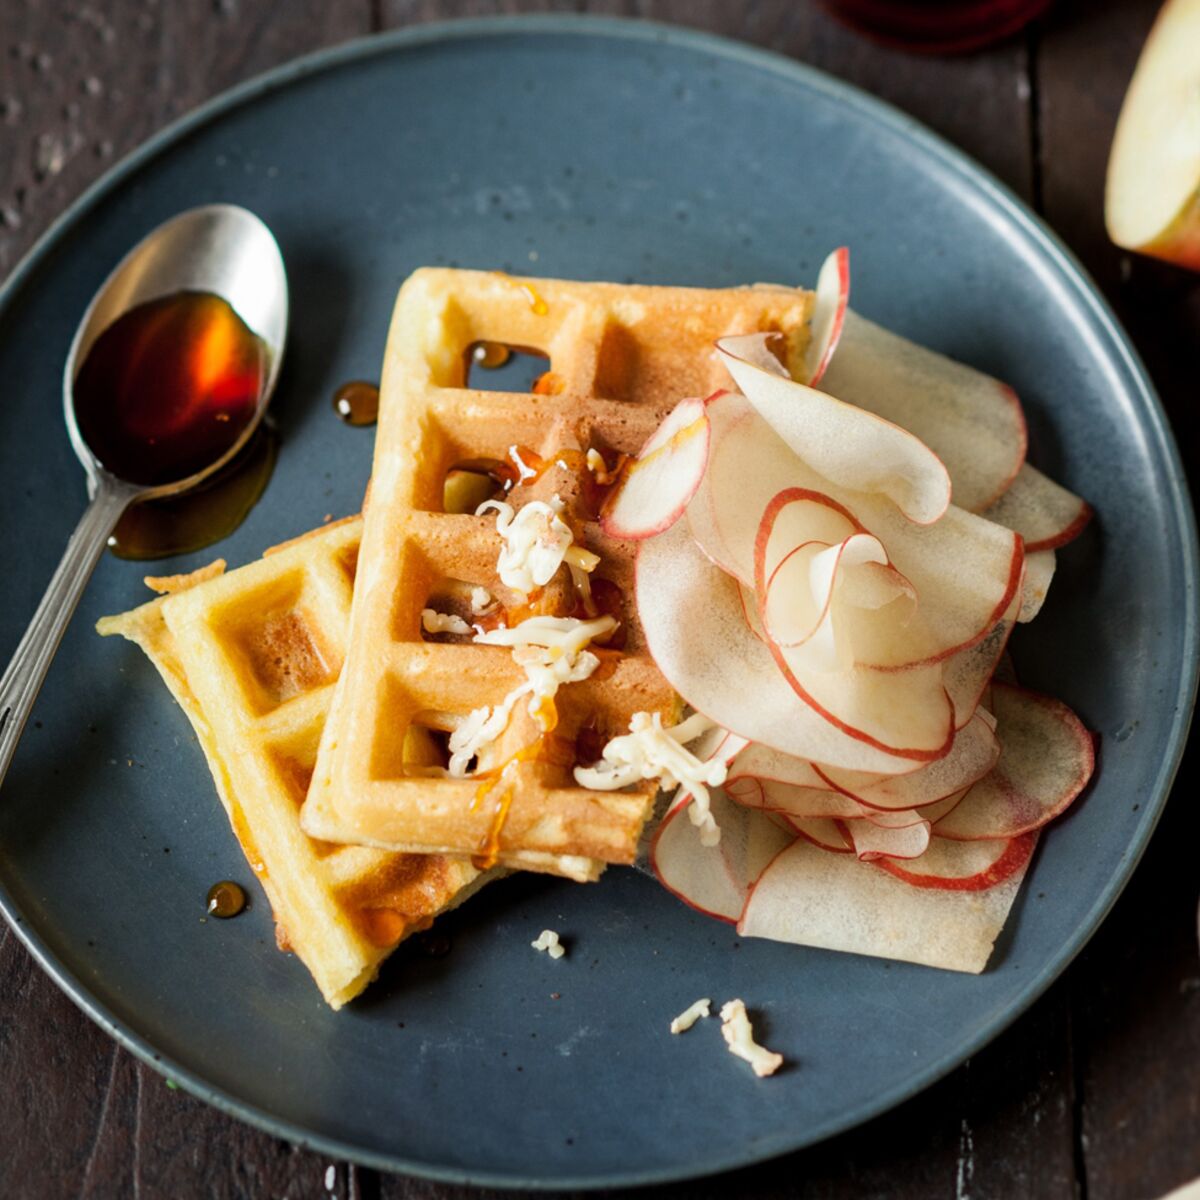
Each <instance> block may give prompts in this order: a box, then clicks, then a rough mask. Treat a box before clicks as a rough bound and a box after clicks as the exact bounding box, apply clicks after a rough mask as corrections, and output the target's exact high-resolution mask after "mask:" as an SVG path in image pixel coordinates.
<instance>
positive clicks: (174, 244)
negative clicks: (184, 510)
mask: <svg viewBox="0 0 1200 1200" xmlns="http://www.w3.org/2000/svg"><path fill="white" fill-rule="evenodd" d="M179 292H210V293H212V294H213V295H215V296H220V297H221V298H222V299H223V300H225V301H227V302H228V303H229V305H230V307H231V308H232V309H233V310H234V312H236V313H237V315H238V316H239V317H241V319H242V320H243V321H244V322H245V324H246V326H247V327H248V328H249V330H250V331H251V333H254V334H257V335H258V337H260V338H261V339H262V341H263V343H264V344H265V346H266V350H267V356H268V361H267V375H266V379H265V382H264V385H263V388H262V392H261V394H260V396H259V400H258V408H257V411H256V412H255V415H254V418H253V419H252V420H251V421H250V423H249V424H248V425H247V426H246V428H245V429H244V430H243V431H242V434H241V436H240V437H239V438H238V439H237V441H235V442H234V443H233V444H232V445H231V446H230V448H229V449H228V450H227V451H226V452H225V453H224V454H222V455H220V456H219V457H217V458H215V459H214V460H213V461H212V462H211V463H208V464H206V465H205V466H204V467H203V468H202V469H200V470H199V471H196V472H193V473H192V474H191V475H188V476H185V477H184V478H182V479H178V480H172V481H170V482H168V483H162V484H156V485H155V486H153V487H145V486H142V487H137V488H136V489H135V491H134V493H133V495H132V496H131V499H137V500H147V499H154V498H157V497H161V496H168V495H174V494H176V493H178V492H182V491H186V490H187V489H188V488H191V487H194V486H195V485H196V484H198V483H199V482H200V481H201V480H202V479H205V478H207V477H208V476H209V475H211V474H212V473H213V472H214V471H216V470H218V469H219V468H220V467H222V466H224V464H225V463H227V462H228V461H229V460H230V459H232V458H233V457H234V455H236V454H237V452H238V451H239V450H240V449H241V448H242V447H243V446H244V445H245V444H246V442H247V441H248V440H249V438H250V437H251V435H252V434H253V433H254V430H255V429H256V428H257V427H258V423H259V421H260V420H261V419H262V416H263V413H264V412H265V411H266V408H267V402H268V401H269V399H270V397H271V394H272V393H273V392H274V390H275V383H276V380H277V379H278V377H279V367H280V364H281V363H282V361H283V348H284V343H285V341H286V338H287V327H288V285H287V272H286V271H285V270H284V265H283V255H282V254H281V253H280V251H279V244H278V243H277V242H276V241H275V237H274V235H273V234H272V233H271V231H270V229H268V228H267V226H266V225H265V224H264V223H263V222H262V221H261V220H260V219H259V218H258V217H256V216H255V215H254V214H253V213H252V212H250V211H249V210H247V209H245V208H239V207H238V206H237V205H235V204H206V205H204V206H203V207H201V208H193V209H189V210H188V211H187V212H184V213H180V214H179V216H177V217H172V218H171V219H170V220H169V221H166V222H164V223H163V224H162V225H160V226H159V227H158V228H157V229H155V230H153V231H152V232H151V233H149V234H147V236H146V237H145V238H143V239H142V241H141V242H139V243H138V244H137V245H136V246H135V247H134V248H133V249H132V250H130V252H129V253H128V254H127V255H126V256H125V257H124V258H123V259H122V260H121V262H120V263H118V264H117V266H116V267H115V268H114V269H113V272H112V274H111V275H109V277H108V278H107V279H106V280H105V281H104V283H103V284H102V285H101V287H100V290H99V291H98V292H97V293H96V295H95V297H93V299H92V302H91V303H90V304H89V305H88V307H87V311H86V312H85V313H84V314H83V319H82V320H81V321H80V323H79V328H78V329H77V330H76V331H75V337H74V338H73V339H72V341H71V348H70V350H68V352H67V361H66V365H65V367H64V369H63V416H64V418H65V420H66V423H67V433H68V434H69V435H70V438H71V445H72V447H73V448H74V450H75V454H76V456H77V457H78V458H79V461H80V462H81V463H82V464H83V467H84V470H85V471H86V472H87V476H88V494H89V496H90V495H94V494H95V490H96V487H97V486H98V485H99V484H100V482H101V480H102V479H104V478H107V479H109V480H113V481H118V482H121V483H126V482H127V481H123V480H118V477H117V476H115V475H113V474H112V472H111V471H109V470H108V468H107V467H105V466H104V464H103V463H101V462H100V460H99V458H97V456H96V454H95V453H94V451H93V449H92V447H91V446H89V445H88V443H87V439H86V438H85V437H84V435H83V433H82V432H81V430H80V428H79V422H78V419H77V416H76V409H75V380H76V378H77V377H78V375H79V371H80V368H81V367H82V366H83V364H84V362H85V361H86V360H87V356H88V352H89V351H90V350H91V348H92V347H93V345H95V343H96V340H97V339H98V338H99V337H100V335H101V334H102V333H104V331H105V330H106V329H108V328H110V327H111V326H112V325H113V324H114V323H115V322H116V321H117V320H119V319H120V318H121V317H123V316H124V315H125V314H126V313H127V312H129V311H130V310H131V309H134V308H137V307H138V306H139V305H142V304H147V303H149V302H150V301H151V300H158V299H161V298H163V297H166V296H172V295H175V294H177V293H179Z"/></svg>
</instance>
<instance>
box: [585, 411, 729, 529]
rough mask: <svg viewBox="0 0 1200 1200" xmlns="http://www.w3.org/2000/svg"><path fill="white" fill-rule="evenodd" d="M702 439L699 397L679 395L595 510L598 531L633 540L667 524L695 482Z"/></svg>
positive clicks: (704, 420) (703, 453) (705, 434)
mask: <svg viewBox="0 0 1200 1200" xmlns="http://www.w3.org/2000/svg"><path fill="white" fill-rule="evenodd" d="M708 444H709V429H708V417H707V416H706V415H705V402H704V401H703V400H700V399H688V400H681V401H680V402H679V403H678V404H677V405H676V406H675V407H674V408H673V409H672V410H671V412H670V413H669V414H668V415H667V416H666V418H665V419H664V420H663V423H662V424H661V425H660V426H659V427H658V428H657V429H656V430H655V431H654V433H653V434H651V436H650V439H649V441H647V442H646V444H645V446H643V447H642V449H641V451H640V453H639V454H638V456H637V458H635V459H634V460H633V461H632V462H631V463H629V465H628V466H627V467H626V468H625V472H624V474H623V475H622V477H621V481H620V483H619V484H618V485H617V489H616V491H615V492H613V493H612V495H611V496H610V497H609V498H608V501H607V502H606V503H605V506H604V511H603V512H602V513H601V515H600V527H601V528H602V529H603V530H604V532H605V533H607V534H608V535H609V536H610V537H617V538H627V539H629V540H631V541H639V540H641V539H642V538H648V537H653V536H654V535H655V534H656V533H662V531H663V530H664V529H669V528H670V527H671V526H672V525H673V524H674V523H675V522H676V521H677V520H678V519H679V518H680V517H681V516H682V515H683V512H684V509H686V508H687V506H688V502H689V501H690V500H691V498H692V497H693V496H694V495H695V494H696V489H697V488H698V487H699V486H700V478H701V476H702V475H703V474H704V468H705V466H706V464H707V463H708Z"/></svg>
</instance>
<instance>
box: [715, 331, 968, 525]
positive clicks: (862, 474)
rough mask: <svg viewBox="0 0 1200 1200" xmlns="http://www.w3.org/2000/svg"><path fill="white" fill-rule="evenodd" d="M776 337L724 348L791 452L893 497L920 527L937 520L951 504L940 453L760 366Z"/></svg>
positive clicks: (734, 341)
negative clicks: (768, 344)
mask: <svg viewBox="0 0 1200 1200" xmlns="http://www.w3.org/2000/svg"><path fill="white" fill-rule="evenodd" d="M769 336H770V335H769V334H757V333H750V334H743V335H741V336H739V337H727V338H721V340H720V341H718V342H717V351H718V353H719V354H720V355H721V358H722V360H723V361H724V363H725V367H726V369H727V370H728V371H729V373H730V375H732V376H733V379H734V381H735V382H736V383H737V385H738V387H739V388H741V390H742V392H743V393H744V394H745V396H746V398H747V399H748V400H749V401H750V403H751V404H753V405H754V407H755V409H756V410H757V411H758V412H759V414H760V415H761V416H762V417H763V419H764V420H765V421H766V422H767V423H768V424H769V425H770V426H771V428H772V429H774V430H775V432H776V433H777V434H779V436H780V437H781V438H783V440H784V441H785V442H786V443H787V444H788V446H789V447H790V448H791V449H792V451H793V452H794V453H795V454H796V455H797V456H798V457H799V458H800V459H802V460H803V461H804V462H805V463H807V464H808V466H809V467H811V468H812V469H813V470H814V471H816V472H818V473H819V474H821V475H822V476H824V477H825V478H827V479H829V480H832V481H835V482H836V483H837V484H838V485H839V486H841V487H843V488H847V489H849V490H851V491H856V492H870V493H874V494H877V495H880V496H886V497H887V498H888V499H889V500H891V501H892V503H893V504H895V505H896V507H897V508H899V509H900V511H901V512H902V513H903V514H904V515H905V516H906V517H907V518H908V519H909V520H910V521H913V522H915V523H916V524H918V525H929V524H932V523H933V522H934V521H936V520H938V518H939V517H941V515H942V514H943V513H944V512H945V511H946V506H947V505H948V504H949V503H950V476H949V475H948V474H947V473H946V468H945V467H944V466H943V465H942V463H941V461H940V460H939V459H938V457H937V455H935V454H934V453H933V451H931V450H930V449H929V448H928V447H927V446H925V445H924V444H923V443H922V442H921V441H920V440H919V439H918V438H916V437H914V436H913V435H912V434H911V433H909V432H908V431H907V430H905V429H901V428H900V426H898V425H894V424H892V423H891V422H890V421H885V420H881V419H880V418H879V417H877V416H874V415H873V414H872V413H870V412H867V411H865V410H864V409H863V408H862V407H860V406H857V405H854V404H846V403H843V402H842V401H841V400H838V399H836V398H835V397H833V396H829V395H827V394H826V393H824V392H819V391H817V390H816V388H811V387H807V386H806V385H805V384H803V383H798V382H796V380H794V379H792V378H790V377H788V376H787V375H786V373H782V374H781V373H778V372H775V371H772V370H770V369H769V368H768V367H767V366H765V365H763V363H762V362H760V361H758V360H759V359H760V357H761V355H762V353H763V352H764V351H763V348H764V345H765V340H766V338H767V337H769ZM767 353H769V351H768V352H767Z"/></svg>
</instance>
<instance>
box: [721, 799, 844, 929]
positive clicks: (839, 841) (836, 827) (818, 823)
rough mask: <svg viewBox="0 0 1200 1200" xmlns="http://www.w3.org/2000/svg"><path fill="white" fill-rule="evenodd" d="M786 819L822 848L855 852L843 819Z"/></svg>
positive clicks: (789, 825)
mask: <svg viewBox="0 0 1200 1200" xmlns="http://www.w3.org/2000/svg"><path fill="white" fill-rule="evenodd" d="M784 820H785V821H786V823H787V825H788V827H789V828H790V829H792V830H794V831H795V832H796V833H797V834H798V835H799V836H800V837H802V838H803V839H804V840H805V841H806V842H811V843H812V844H813V845H814V846H820V847H821V849H822V850H829V851H832V852H833V853H834V854H852V853H853V852H854V843H853V842H852V841H851V840H850V835H849V834H848V833H847V832H846V827H845V825H844V824H843V822H841V821H831V820H829V819H827V818H825V817H792V816H788V815H786V814H785V815H784ZM764 866H765V864H764ZM739 915H740V914H739Z"/></svg>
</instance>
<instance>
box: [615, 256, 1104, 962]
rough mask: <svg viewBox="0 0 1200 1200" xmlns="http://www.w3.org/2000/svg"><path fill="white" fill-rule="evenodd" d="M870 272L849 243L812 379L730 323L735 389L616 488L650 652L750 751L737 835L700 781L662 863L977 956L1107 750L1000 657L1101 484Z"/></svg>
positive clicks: (754, 911)
mask: <svg viewBox="0 0 1200 1200" xmlns="http://www.w3.org/2000/svg"><path fill="white" fill-rule="evenodd" d="M848 291H849V262H848V255H847V253H846V251H845V250H839V251H837V252H836V253H835V254H834V255H832V256H831V257H830V259H829V260H828V261H827V263H826V265H825V267H824V268H823V269H822V272H821V275H820V278H819V280H818V287H817V303H816V306H815V314H814V317H813V323H812V330H811V340H810V346H809V354H808V358H807V369H808V374H809V378H808V380H807V381H805V382H801V381H798V380H795V379H792V378H791V377H789V376H788V375H787V373H786V372H785V371H784V369H783V368H782V367H781V366H780V363H779V360H778V359H777V358H776V357H775V355H774V354H773V353H772V349H771V336H770V335H765V334H759V335H751V336H746V337H735V338H726V339H724V340H723V341H721V342H720V343H718V346H717V351H718V353H719V354H720V356H721V358H722V359H723V361H724V364H725V366H726V367H727V368H728V371H729V374H730V376H731V378H732V380H733V383H734V384H735V385H736V387H737V389H738V390H737V391H732V390H731V391H722V392H718V393H716V394H715V395H713V396H710V397H709V398H708V399H706V400H685V401H683V402H682V403H681V404H680V405H678V406H677V407H676V409H675V410H674V411H673V412H672V413H671V414H670V416H669V417H668V418H667V419H666V421H664V423H663V425H662V427H661V428H660V429H659V431H658V432H657V433H656V434H655V436H654V437H653V438H652V439H651V440H650V442H649V443H647V446H646V447H645V449H644V450H643V451H642V453H641V455H639V457H638V459H637V460H635V462H634V463H633V464H632V465H631V467H630V468H629V470H628V471H627V473H626V476H625V478H624V481H623V483H622V485H621V487H620V488H619V490H618V491H617V492H616V493H615V495H614V496H613V498H612V501H611V503H610V504H609V506H608V509H607V511H606V513H605V514H604V524H605V527H606V530H607V532H609V533H610V534H613V535H614V536H620V537H625V538H630V539H635V540H640V541H641V543H642V544H641V546H640V548H639V552H638V559H637V605H638V613H639V616H640V618H641V622H642V626H643V629H644V630H645V634H646V638H647V641H648V645H649V649H650V652H651V654H652V655H653V657H654V659H655V661H656V663H657V664H658V666H659V668H660V670H661V671H662V672H663V674H664V675H665V676H666V678H667V679H668V680H669V681H670V682H671V684H672V686H673V687H674V688H675V689H676V690H677V691H678V692H679V694H680V695H681V696H682V697H683V699H684V700H685V701H686V702H687V703H688V704H690V705H691V706H692V707H693V708H694V709H695V710H696V711H697V712H700V713H703V714H705V715H706V716H707V717H709V718H711V719H712V720H713V721H714V722H715V723H716V725H717V726H718V727H719V729H717V730H715V731H714V733H713V735H712V737H711V739H710V741H711V744H709V745H707V746H704V747H702V748H701V750H700V751H699V752H700V753H701V755H702V757H718V758H720V759H721V760H722V761H724V762H725V763H726V764H728V778H727V783H726V787H725V790H724V793H723V794H718V795H714V796H713V798H712V812H713V815H714V816H715V818H716V821H717V824H718V826H719V827H720V830H721V837H720V840H719V842H718V843H717V844H716V845H715V846H704V845H702V844H701V842H700V839H699V838H698V837H697V836H696V833H695V830H694V829H693V828H692V827H691V825H690V823H689V822H687V821H681V820H679V819H678V818H679V817H680V815H681V814H683V813H684V812H685V811H686V810H687V808H688V806H689V805H690V803H691V797H690V796H688V795H686V794H684V795H681V796H679V797H678V798H677V799H676V800H675V802H674V803H673V804H672V806H671V807H670V808H669V810H668V811H667V813H666V816H665V817H664V819H663V820H662V822H661V824H660V826H659V828H658V830H657V832H656V834H655V837H654V841H653V844H652V850H651V862H652V865H653V868H654V870H655V872H656V874H657V875H658V877H659V879H660V880H661V881H662V882H663V884H664V885H665V886H666V887H667V888H669V889H670V890H671V891H672V892H674V893H675V894H676V895H678V896H680V897H681V898H682V899H684V900H686V901H687V902H688V903H689V904H692V905H693V906H695V907H696V908H698V909H700V910H701V911H703V912H706V913H710V914H712V915H713V916H716V917H718V918H720V919H722V920H725V921H729V922H732V923H735V924H736V925H737V927H738V930H739V931H740V932H741V933H743V934H746V935H750V936H760V937H769V938H775V939H778V940H783V941H789V942H797V943H802V944H805V945H812V946H823V947H828V948H833V949H840V950H850V951H856V952H859V953H865V954H874V955H881V956H885V957H889V958H900V959H906V960H909V961H913V962H919V963H926V964H929V965H932V966H939V967H945V968H950V969H957V970H964V971H975V972H978V971H980V970H982V969H983V967H984V966H985V965H986V963H987V959H988V956H989V955H990V953H991V949H992V946H993V944H994V942H995V939H996V937H997V935H998V934H999V932H1000V929H1001V928H1002V926H1003V924H1004V920H1005V918H1006V916H1007V913H1008V910H1009V908H1010V906H1011V904H1012V901H1013V898H1014V896H1015V895H1016V892H1017V889H1018V888H1019V886H1020V882H1021V879H1022V878H1023V876H1024V873H1025V870H1026V868H1027V867H1028V864H1029V861H1030V857H1031V855H1032V853H1033V849H1034V846H1035V844H1036V841H1037V837H1038V831H1039V830H1040V828H1041V827H1042V826H1043V825H1044V824H1045V823H1046V822H1047V821H1049V820H1051V819H1052V818H1053V817H1055V816H1056V815H1058V814H1059V813H1061V812H1062V811H1063V810H1064V809H1065V808H1066V807H1067V806H1068V805H1069V804H1070V803H1071V801H1072V800H1073V799H1074V798H1075V797H1076V796H1077V795H1078V794H1079V793H1080V791H1082V789H1083V788H1084V786H1085V785H1086V783H1087V781H1088V779H1089V778H1090V776H1091V774H1092V770H1093V767H1094V754H1093V743H1092V738H1091V736H1090V735H1089V734H1088V732H1087V731H1086V730H1085V728H1084V727H1083V725H1082V724H1081V723H1080V721H1079V720H1078V718H1077V717H1076V716H1075V715H1074V714H1073V713H1072V712H1071V711H1070V710H1069V709H1068V708H1066V707H1065V706H1064V705H1063V704H1061V703H1059V702H1058V701H1056V700H1053V699H1051V698H1049V697H1045V696H1040V695H1036V694H1034V693H1032V692H1029V691H1026V690H1024V689H1022V688H1020V687H1018V686H1017V685H1016V683H1015V681H1014V680H1013V678H1012V675H1011V668H1010V667H1008V666H1007V664H1005V663H1004V661H1003V660H1004V651H1005V647H1006V644H1007V641H1008V638H1009V634H1010V633H1011V632H1012V629H1013V627H1014V625H1015V623H1017V622H1019V621H1028V620H1031V619H1033V617H1034V616H1036V614H1037V612H1038V610H1039V609H1040V607H1041V605H1042V602H1043V601H1044V599H1045V595H1046V590H1047V588H1048V587H1049V584H1050V580H1051V578H1052V576H1053V573H1054V565H1055V558H1054V555H1055V551H1056V549H1057V548H1058V547H1060V546H1062V545H1063V544H1065V543H1066V542H1067V541H1069V540H1070V539H1071V538H1073V537H1074V536H1076V535H1077V534H1078V533H1079V532H1080V531H1081V530H1082V528H1083V527H1084V525H1085V524H1086V523H1087V520H1088V517H1089V515H1090V510H1089V508H1088V506H1087V505H1086V504H1085V503H1084V502H1083V501H1082V500H1080V499H1079V498H1078V497H1076V496H1074V495H1072V494H1071V493H1070V492H1068V491H1066V490H1065V489H1064V488H1061V487H1059V486H1058V485H1057V484H1055V483H1054V482H1052V481H1051V480H1050V479H1048V478H1047V477H1046V476H1044V475H1042V474H1040V473H1039V472H1037V471H1036V470H1034V468H1032V467H1030V466H1029V465H1028V464H1027V463H1026V462H1025V451H1026V432H1025V421H1024V418H1023V416H1022V413H1021V407H1020V403H1019V401H1018V400H1017V397H1016V396H1015V394H1014V393H1013V392H1012V390H1011V389H1010V388H1008V387H1006V386H1005V385H1003V384H1001V383H999V382H998V381H996V380H994V379H991V378H990V377H988V376H986V375H984V374H981V373H980V372H978V371H975V370H972V369H971V368H969V367H966V366H963V365H961V364H959V363H955V362H951V361H950V360H949V359H946V358H943V357H942V356H940V355H937V354H934V353H932V352H930V351H928V350H925V349H923V348H921V347H919V346H915V345H913V344H912V343H909V342H907V341H905V340H903V339H902V338H898V337H896V336H895V335H893V334H891V333H888V332H887V331H885V330H883V329H880V328H879V327H878V326H875V325H873V324H871V322H869V321H866V320H865V319H863V318H861V317H858V316H856V315H855V314H854V313H853V312H851V311H850V309H849V307H848V304H847V299H848ZM818 381H820V382H821V384H822V388H823V389H824V390H817V389H816V387H815V386H813V385H814V384H815V383H817V382H818ZM952 497H953V499H954V503H951V498H952ZM998 668H999V671H998Z"/></svg>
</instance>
